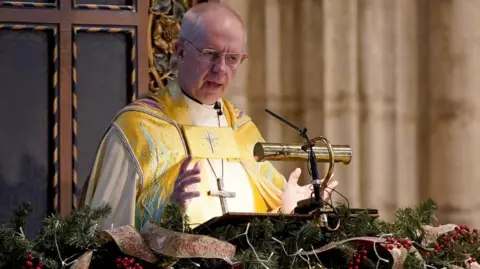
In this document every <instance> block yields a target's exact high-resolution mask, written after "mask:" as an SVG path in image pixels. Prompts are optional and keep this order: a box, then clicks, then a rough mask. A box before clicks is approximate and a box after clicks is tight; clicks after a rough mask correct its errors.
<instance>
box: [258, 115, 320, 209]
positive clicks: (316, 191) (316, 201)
mask: <svg viewBox="0 0 480 269" xmlns="http://www.w3.org/2000/svg"><path fill="white" fill-rule="evenodd" d="M265 112H267V113H268V114H270V115H271V116H273V117H274V118H276V119H278V120H279V121H281V122H283V123H285V124H286V125H288V126H290V127H291V128H292V129H294V130H295V131H297V132H298V133H299V134H300V136H301V137H302V138H304V139H305V140H306V142H307V144H306V145H304V146H302V149H303V150H304V151H305V152H307V153H308V162H309V164H310V170H311V171H310V172H311V176H312V185H313V193H312V196H313V197H310V199H306V200H303V201H300V202H298V203H297V207H296V208H295V213H297V214H309V213H311V212H312V211H314V210H316V209H319V208H323V206H324V202H323V190H321V180H320V179H319V176H318V167H317V158H316V156H315V152H314V151H313V146H314V143H312V142H311V141H310V139H309V138H308V136H307V129H306V128H299V127H297V126H295V125H293V124H292V123H290V122H288V121H287V120H286V119H284V118H282V117H280V116H279V115H277V114H275V113H273V112H272V111H270V110H268V109H265ZM312 198H313V199H312Z"/></svg>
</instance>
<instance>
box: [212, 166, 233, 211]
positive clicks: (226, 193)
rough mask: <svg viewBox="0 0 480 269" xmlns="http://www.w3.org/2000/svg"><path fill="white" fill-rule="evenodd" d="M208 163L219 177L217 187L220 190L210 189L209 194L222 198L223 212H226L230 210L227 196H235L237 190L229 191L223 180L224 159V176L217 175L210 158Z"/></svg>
mask: <svg viewBox="0 0 480 269" xmlns="http://www.w3.org/2000/svg"><path fill="white" fill-rule="evenodd" d="M207 161H208V164H209V165H210V168H212V172H213V174H214V175H215V177H216V178H217V187H218V191H209V192H208V195H210V196H215V197H218V198H220V205H221V207H222V214H226V213H228V212H229V210H228V204H227V198H234V197H235V196H236V194H235V192H229V191H226V190H225V187H224V182H223V160H222V177H221V178H220V177H217V175H216V173H215V170H214V169H213V166H212V164H211V163H210V160H208V159H207Z"/></svg>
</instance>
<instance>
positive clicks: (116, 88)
mask: <svg viewBox="0 0 480 269" xmlns="http://www.w3.org/2000/svg"><path fill="white" fill-rule="evenodd" d="M131 33H132V32H131V30H130V29H105V28H81V30H78V28H77V31H76V33H74V41H75V43H74V54H75V51H76V57H75V55H74V57H73V59H74V73H73V74H74V75H73V80H74V82H75V81H76V83H74V84H73V85H74V92H73V96H74V97H73V98H74V99H73V104H74V113H75V115H74V122H73V126H74V149H73V152H74V164H75V165H74V174H73V179H74V180H73V182H74V186H75V185H76V188H75V190H74V192H75V194H76V197H75V199H77V200H78V198H79V197H80V196H81V191H82V189H83V185H84V182H85V180H86V179H87V177H88V175H89V173H90V170H91V168H92V165H93V161H94V158H95V155H96V150H97V147H98V144H99V142H100V140H101V138H102V135H103V133H104V131H105V130H106V128H107V127H108V124H109V122H110V121H111V120H112V119H113V117H114V116H115V114H116V113H117V112H118V111H119V110H120V109H122V108H123V107H124V106H125V105H126V104H127V103H128V102H130V101H131V100H132V99H133V98H135V96H136V92H137V86H136V71H135V70H136V68H135V63H136V60H135V59H136V58H135V57H136V53H135V50H134V49H132V48H134V47H135V46H133V41H134V40H135V38H133V39H132V35H131ZM133 37H134V36H133ZM132 56H133V61H132ZM75 74H76V75H75ZM75 152H77V154H75ZM75 155H76V156H75ZM75 183H76V184H75ZM73 204H74V205H75V204H76V201H73Z"/></svg>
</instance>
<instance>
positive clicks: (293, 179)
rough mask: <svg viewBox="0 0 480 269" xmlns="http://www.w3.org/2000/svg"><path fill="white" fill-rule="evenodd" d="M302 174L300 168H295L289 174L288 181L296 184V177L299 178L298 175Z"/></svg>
mask: <svg viewBox="0 0 480 269" xmlns="http://www.w3.org/2000/svg"><path fill="white" fill-rule="evenodd" d="M301 174H302V169H300V168H297V169H295V170H294V171H293V172H292V173H291V174H290V177H289V178H288V183H291V184H298V179H299V178H300V175H301Z"/></svg>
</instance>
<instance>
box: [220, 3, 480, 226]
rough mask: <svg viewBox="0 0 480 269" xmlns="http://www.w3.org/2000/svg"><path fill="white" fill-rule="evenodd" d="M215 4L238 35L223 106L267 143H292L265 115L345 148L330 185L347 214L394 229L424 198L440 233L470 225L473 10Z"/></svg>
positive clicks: (477, 115)
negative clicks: (445, 226)
mask: <svg viewBox="0 0 480 269" xmlns="http://www.w3.org/2000/svg"><path fill="white" fill-rule="evenodd" d="M221 2H222V3H225V4H227V5H229V6H231V7H232V8H233V9H235V10H236V11H237V12H238V13H239V14H240V16H241V17H242V18H243V19H244V20H245V21H246V24H247V29H248V54H249V58H248V60H247V61H246V62H245V63H244V65H243V66H242V67H241V72H240V74H239V75H238V77H237V79H236V81H235V86H234V87H233V88H232V90H231V92H230V95H231V98H232V100H233V101H234V102H235V103H237V104H238V105H239V106H240V107H243V108H244V109H245V110H246V111H247V112H248V114H250V115H251V116H252V117H253V119H254V120H255V121H256V122H257V124H258V126H259V128H260V129H261V131H262V132H263V134H264V136H265V139H266V140H267V141H268V142H284V143H292V142H301V141H302V140H301V139H300V137H298V135H297V134H296V133H295V132H294V131H293V130H291V129H289V128H288V127H286V126H285V125H283V124H282V123H280V122H279V121H277V120H275V119H273V118H272V117H271V116H268V115H266V114H265V113H264V109H265V108H268V109H270V110H272V111H274V112H276V113H278V114H280V115H282V116H284V117H285V118H287V119H289V120H291V121H292V122H294V123H296V124H297V125H299V126H300V127H307V128H308V133H309V134H310V136H325V137H326V138H328V139H329V140H330V141H331V142H332V143H333V144H348V145H350V146H351V147H352V150H353V159H352V162H351V163H350V164H349V165H348V166H342V165H337V166H336V169H335V179H336V180H338V181H340V186H339V191H341V192H342V193H343V194H344V195H346V196H347V198H348V199H349V201H350V203H351V204H353V206H354V207H371V208H377V209H379V210H380V214H381V216H382V217H383V218H386V219H392V218H393V217H394V211H395V209H397V208H398V207H404V206H413V205H415V204H417V203H418V202H420V201H421V200H422V199H426V198H428V197H431V198H432V199H434V200H435V201H436V202H437V203H438V205H439V206H440V208H439V211H438V215H437V217H438V218H439V220H440V221H441V222H453V223H468V224H471V225H480V206H479V205H480V196H479V195H478V193H477V192H478V188H479V187H480V165H479V164H478V163H477V162H479V161H480V75H479V74H480V73H479V72H480V16H478V14H479V12H480V1H478V0H440V1H439V0H432V1H427V0H401V1H398V0H297V1H293V0H250V1H239V0H221ZM276 165H277V167H279V168H280V169H281V171H282V172H283V173H284V174H285V175H288V174H289V173H290V172H291V171H293V169H294V168H295V166H296V165H299V164H288V163H285V162H283V163H276ZM304 174H306V171H305V170H304ZM307 175H308V174H307ZM304 180H309V178H307V177H305V178H304ZM337 198H338V197H337ZM338 200H340V199H338Z"/></svg>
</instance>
